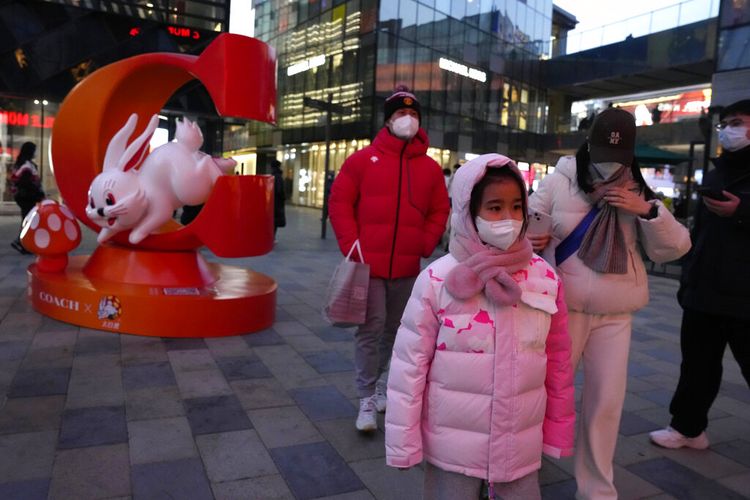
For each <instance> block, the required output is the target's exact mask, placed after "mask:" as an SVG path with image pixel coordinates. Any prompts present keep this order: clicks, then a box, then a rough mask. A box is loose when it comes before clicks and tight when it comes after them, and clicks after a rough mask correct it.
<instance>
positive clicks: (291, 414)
mask: <svg viewBox="0 0 750 500" xmlns="http://www.w3.org/2000/svg"><path fill="white" fill-rule="evenodd" d="M248 415H249V416H250V420H251V421H252V423H253V427H254V428H255V430H256V431H257V432H258V435H259V436H260V438H261V439H262V440H263V444H264V445H265V446H266V448H278V447H280V446H292V445H295V444H305V443H315V442H318V441H323V436H321V434H320V433H319V432H318V430H317V429H316V428H315V426H314V425H313V424H312V423H311V422H310V420H308V418H307V417H306V416H305V414H304V413H302V411H301V410H300V409H299V408H297V407H296V406H284V407H281V408H267V409H260V410H250V411H248Z"/></svg>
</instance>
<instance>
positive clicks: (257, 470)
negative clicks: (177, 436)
mask: <svg viewBox="0 0 750 500" xmlns="http://www.w3.org/2000/svg"><path fill="white" fill-rule="evenodd" d="M195 441H196V444H197V445H198V449H199V450H200V454H201V458H203V463H204V464H205V465H206V472H207V473H208V477H209V479H210V480H211V481H212V482H214V483H219V482H223V481H234V480H236V479H245V478H248V477H256V476H267V475H270V474H278V472H279V471H278V470H277V469H276V466H275V465H274V462H273V460H271V456H270V455H269V454H268V450H266V448H265V447H264V446H263V443H262V442H261V441H260V439H259V438H258V434H257V433H256V432H255V431H254V430H242V431H233V432H222V433H218V434H207V435H203V436H198V437H196V439H195Z"/></svg>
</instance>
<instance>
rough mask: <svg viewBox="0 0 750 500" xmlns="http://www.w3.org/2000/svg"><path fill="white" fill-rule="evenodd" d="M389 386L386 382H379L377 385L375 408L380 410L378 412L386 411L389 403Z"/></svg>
mask: <svg viewBox="0 0 750 500" xmlns="http://www.w3.org/2000/svg"><path fill="white" fill-rule="evenodd" d="M387 390H388V388H387V387H386V385H385V384H381V383H380V382H378V384H377V385H376V386H375V395H374V396H373V398H374V399H375V409H377V410H378V413H383V412H384V411H385V407H386V406H387V404H388V392H387Z"/></svg>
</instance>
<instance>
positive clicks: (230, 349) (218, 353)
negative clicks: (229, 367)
mask: <svg viewBox="0 0 750 500" xmlns="http://www.w3.org/2000/svg"><path fill="white" fill-rule="evenodd" d="M204 340H205V342H206V345H207V346H208V349H209V350H210V351H211V354H213V356H214V358H216V359H219V358H235V357H250V356H252V355H253V354H252V349H250V346H248V345H247V342H245V339H243V338H242V337H240V336H232V337H212V338H207V339H204Z"/></svg>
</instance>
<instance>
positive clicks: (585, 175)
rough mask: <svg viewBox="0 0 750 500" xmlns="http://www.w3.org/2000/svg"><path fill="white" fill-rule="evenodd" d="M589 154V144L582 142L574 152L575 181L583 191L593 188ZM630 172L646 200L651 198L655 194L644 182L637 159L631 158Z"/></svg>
mask: <svg viewBox="0 0 750 500" xmlns="http://www.w3.org/2000/svg"><path fill="white" fill-rule="evenodd" d="M590 164H591V156H590V155H589V144H588V143H587V142H584V143H583V144H582V145H581V147H580V148H578V151H577V152H576V181H577V182H578V187H579V188H581V191H583V192H584V193H590V192H592V191H593V190H594V185H593V179H592V178H591V169H590V168H589V165H590ZM630 172H631V173H632V174H633V180H635V182H636V183H637V184H638V186H639V187H640V188H641V192H642V193H645V195H646V200H653V199H654V198H655V197H656V195H655V194H654V192H653V191H651V188H650V187H648V184H646V180H645V179H644V178H643V174H642V173H641V167H640V166H639V165H638V160H636V159H635V157H634V158H633V163H632V164H631V165H630Z"/></svg>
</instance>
